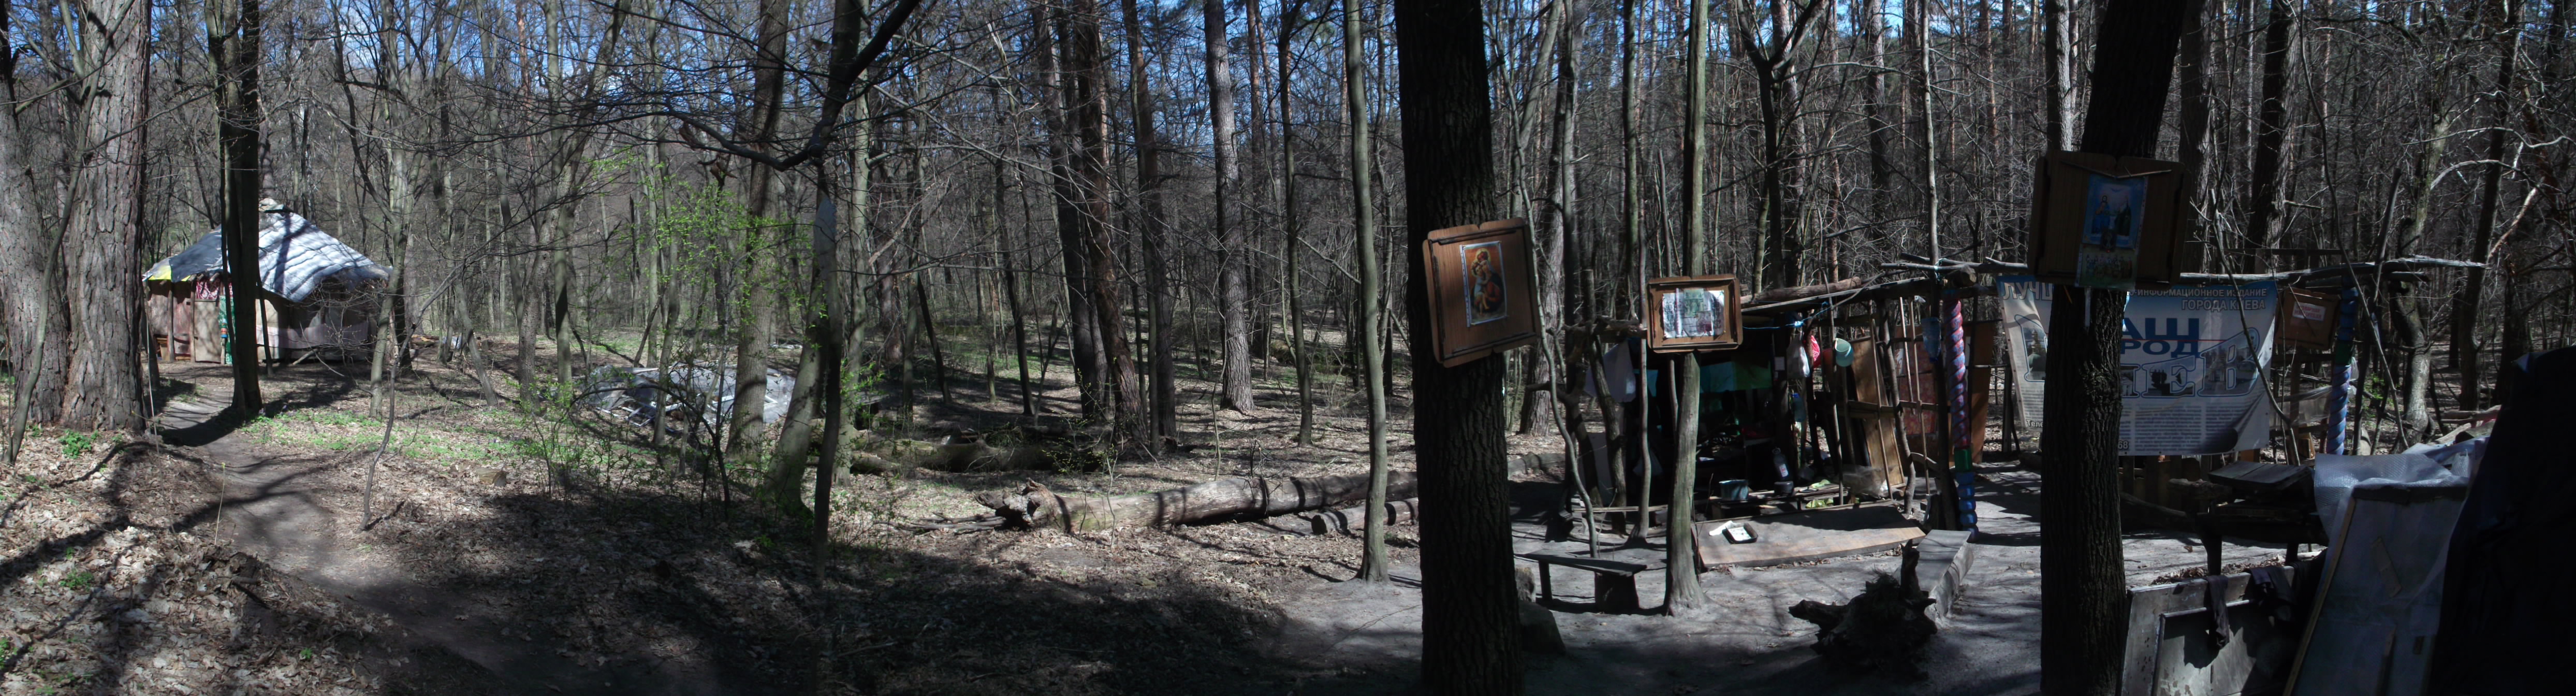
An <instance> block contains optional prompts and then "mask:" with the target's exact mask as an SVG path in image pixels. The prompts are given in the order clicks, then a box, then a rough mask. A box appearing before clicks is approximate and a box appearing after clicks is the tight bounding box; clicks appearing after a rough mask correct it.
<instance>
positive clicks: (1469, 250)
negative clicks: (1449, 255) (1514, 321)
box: [1458, 242, 1511, 326]
mask: <svg viewBox="0 0 2576 696" xmlns="http://www.w3.org/2000/svg"><path fill="white" fill-rule="evenodd" d="M1458 260H1459V261H1460V262H1461V263H1460V264H1459V265H1460V267H1461V268H1463V269H1465V271H1466V272H1465V273H1464V274H1463V275H1462V278H1463V280H1464V281H1465V282H1466V285H1467V293H1466V300H1467V325H1468V326H1474V325H1477V324H1483V323H1487V322H1493V321H1501V320H1502V319H1503V318H1504V317H1508V316H1511V311H1510V302H1509V300H1510V299H1511V296H1510V290H1509V289H1508V287H1509V286H1508V285H1507V284H1505V282H1504V280H1503V243H1502V242H1484V243H1480V244H1469V245H1466V246H1463V247H1459V249H1458Z"/></svg>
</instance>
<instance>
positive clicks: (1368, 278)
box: [1342, 0, 1388, 582]
mask: <svg viewBox="0 0 2576 696" xmlns="http://www.w3.org/2000/svg"><path fill="white" fill-rule="evenodd" d="M1360 48H1361V34H1360V0H1342V116H1343V118H1346V119H1348V120H1349V121H1350V123H1351V132H1350V137H1349V138H1348V139H1347V140H1346V141H1345V142H1344V143H1343V145H1344V146H1345V147H1347V148H1348V149H1349V151H1350V152H1349V155H1350V163H1351V165H1350V166H1351V168H1350V172H1349V177H1350V184H1351V229H1352V235H1353V237H1354V239H1353V241H1352V243H1351V248H1352V249H1353V250H1354V253H1353V254H1352V255H1354V256H1357V257H1359V264H1358V265H1359V292H1358V293H1357V294H1358V295H1359V322H1358V324H1359V326H1358V327H1357V328H1358V330H1359V335H1358V336H1357V338H1356V339H1354V340H1352V341H1347V342H1350V343H1356V344H1358V346H1359V353H1360V376H1361V381H1360V389H1361V391H1362V393H1363V394H1365V398H1366V400H1367V401H1368V450H1369V491H1368V509H1369V510H1370V511H1371V512H1370V514H1368V515H1367V516H1366V518H1365V519H1364V520H1362V529H1361V531H1362V537H1363V541H1362V542H1361V545H1362V546H1361V551H1360V578H1361V579H1363V580H1367V581H1370V582H1385V581H1386V515H1385V514H1384V510H1385V509H1386V501H1387V486H1388V483H1387V477H1388V471H1387V459H1386V356H1385V355H1384V353H1385V349H1386V338H1385V337H1384V336H1383V335H1381V334H1383V333H1384V327H1385V326H1386V316H1385V305H1384V304H1383V303H1381V302H1380V301H1379V299H1380V298H1379V296H1380V295H1381V294H1383V293H1384V292H1385V290H1384V288H1385V280H1384V279H1383V278H1384V274H1383V273H1381V271H1380V269H1379V268H1378V265H1379V264H1378V253H1377V204H1376V201H1375V199H1374V197H1373V193H1372V192H1371V190H1370V185H1369V172H1370V171H1371V169H1372V167H1371V165H1370V159H1371V155H1372V154H1373V149H1374V148H1375V147H1377V145H1376V143H1373V142H1370V139H1369V113H1368V96H1369V95H1368V62H1367V60H1366V59H1365V58H1363V57H1362V55H1361V51H1360Z"/></svg>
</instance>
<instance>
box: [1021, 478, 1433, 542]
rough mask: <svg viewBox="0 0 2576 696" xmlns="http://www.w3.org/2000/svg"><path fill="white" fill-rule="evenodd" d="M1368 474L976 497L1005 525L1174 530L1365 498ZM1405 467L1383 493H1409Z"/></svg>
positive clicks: (1030, 489) (1031, 489)
mask: <svg viewBox="0 0 2576 696" xmlns="http://www.w3.org/2000/svg"><path fill="white" fill-rule="evenodd" d="M1368 484H1369V477H1368V475H1367V474H1352V475H1349V476H1319V477H1314V478H1284V479H1271V478H1260V477H1253V476H1242V477H1236V478H1226V479H1217V480H1214V481H1209V482H1206V483H1201V484H1198V485H1195V486H1190V487H1187V488H1175V489H1172V490H1168V491H1158V492H1154V493H1138V494H1134V495H1115V496H1110V495H1061V494H1057V493H1055V492H1054V491H1049V490H1047V488H1046V486H1043V485H1039V484H1038V483H1036V482H1034V481H1032V482H1030V483H1028V484H1027V485H1024V486H1021V487H1020V490H1019V491H1018V492H1015V493H1006V492H1002V491H992V492H988V493H984V494H982V495H978V496H975V501H976V502H978V503H982V504H983V505H984V507H988V508H992V509H993V512H994V514H995V515H997V516H999V517H1001V518H1002V519H1003V520H1004V521H1005V522H1006V523H1008V525H1009V526H1014V527H1037V526H1048V527H1056V528H1059V529H1064V530H1067V531H1093V530H1101V529H1111V528H1116V527H1175V526H1180V525H1185V524H1204V523H1210V522H1227V521H1233V520H1241V519H1259V518H1263V517H1272V516H1277V515H1285V514H1289V513H1296V512H1305V511H1308V510H1317V509H1323V508H1330V507H1334V506H1341V505H1349V504H1351V503H1352V502H1355V501H1360V500H1364V499H1366V498H1367V497H1368ZM1413 488H1414V476H1413V472H1410V471H1390V472H1387V486H1386V489H1387V497H1388V498H1396V499H1400V498H1410V497H1413Z"/></svg>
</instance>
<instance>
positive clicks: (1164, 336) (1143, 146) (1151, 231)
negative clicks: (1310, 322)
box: [994, 0, 1181, 442]
mask: <svg viewBox="0 0 2576 696" xmlns="http://www.w3.org/2000/svg"><path fill="white" fill-rule="evenodd" d="M1122 4H1123V9H1125V10H1126V12H1125V13H1124V14H1123V16H1122V17H1121V19H1122V20H1123V21H1124V23H1125V24H1126V29H1127V45H1128V46H1129V51H1130V53H1129V55H1128V56H1127V90H1128V96H1129V99H1130V100H1131V103H1130V106H1129V113H1130V115H1131V116H1132V117H1133V118H1134V120H1135V135H1136V194H1135V196H1136V200H1137V202H1138V203H1139V204H1141V205H1142V206H1143V208H1144V214H1143V216H1142V219H1140V220H1139V221H1138V222H1139V223H1140V226H1142V227H1143V228H1144V229H1142V230H1139V232H1141V236H1142V237H1143V238H1144V243H1143V245H1142V246H1143V247H1144V252H1145V306H1146V312H1147V313H1148V314H1147V317H1148V319H1147V320H1148V321H1150V322H1152V326H1151V327H1150V328H1151V329H1152V331H1150V332H1148V334H1147V336H1148V338H1147V340H1148V341H1149V342H1150V344H1149V345H1148V346H1147V347H1146V354H1147V358H1146V362H1147V363H1148V364H1149V365H1151V366H1152V367H1151V372H1152V375H1151V378H1150V380H1149V381H1151V382H1152V386H1151V387H1150V389H1151V390H1152V395H1151V399H1152V403H1151V404H1149V405H1148V406H1147V408H1148V409H1149V410H1151V412H1152V416H1151V422H1152V423H1153V426H1152V429H1151V433H1152V435H1153V437H1154V438H1156V441H1157V442H1159V441H1160V440H1161V439H1162V438H1169V437H1172V436H1173V435H1174V434H1175V433H1178V432H1180V427H1181V426H1180V392H1179V389H1177V388H1176V387H1175V386H1174V384H1173V380H1174V379H1175V377H1174V375H1173V371H1172V364H1173V363H1172V288H1171V271H1170V269H1168V268H1166V267H1165V263H1166V261H1165V255H1166V254H1167V253H1168V250H1167V249H1166V248H1165V246H1166V244H1167V243H1168V242H1167V240H1168V238H1169V237H1170V234H1171V227H1170V225H1169V224H1168V220H1167V219H1166V218H1164V217H1163V164H1162V162H1163V144H1162V141H1161V139H1160V136H1159V135H1158V134H1157V133H1156V131H1155V129H1154V89H1153V86H1152V82H1151V81H1149V80H1147V79H1146V76H1145V63H1146V61H1145V48H1144V46H1145V32H1144V27H1143V21H1142V20H1141V18H1140V17H1138V16H1137V13H1136V0H1122ZM995 166H1000V164H999V163H998V162H996V163H995ZM994 195H996V196H998V195H1000V193H999V190H998V189H996V192H995V194H994ZM1012 301H1013V302H1017V301H1018V298H1017V296H1016V295H1014V296H1013V299H1012ZM1023 368H1024V371H1025V365H1024V366H1023ZM1021 382H1022V385H1021V386H1022V388H1023V389H1025V388H1026V387H1027V384H1026V382H1027V380H1026V379H1023V380H1021ZM1030 415H1035V413H1031V414H1030Z"/></svg>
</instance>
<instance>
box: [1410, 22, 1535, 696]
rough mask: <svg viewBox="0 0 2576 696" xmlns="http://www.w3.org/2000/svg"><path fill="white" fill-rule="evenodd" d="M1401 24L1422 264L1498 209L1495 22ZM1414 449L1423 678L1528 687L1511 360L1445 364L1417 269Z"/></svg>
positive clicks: (1415, 239) (1413, 279)
mask: <svg viewBox="0 0 2576 696" xmlns="http://www.w3.org/2000/svg"><path fill="white" fill-rule="evenodd" d="M1395 33H1396V50H1397V66H1398V68H1397V69H1398V73H1399V74H1398V78H1397V79H1398V80H1399V85H1400V91H1399V92H1398V94H1399V102H1400V113H1401V114H1402V118H1403V121H1404V125H1403V136H1404V171H1405V177H1404V197H1405V216H1406V220H1405V227H1406V234H1405V244H1404V248H1405V249H1406V250H1407V253H1406V255H1405V258H1406V259H1407V260H1408V262H1409V265H1410V267H1413V268H1421V267H1422V261H1423V259H1422V240H1423V239H1424V238H1425V237H1427V236H1428V235H1429V234H1430V233H1431V232H1432V231H1433V230H1438V229H1442V228H1446V227H1453V226H1458V225H1468V224H1475V223H1478V222H1483V221H1485V220H1486V219H1488V218H1490V217H1492V216H1493V214H1494V171H1493V147H1492V143H1491V141H1490V139H1491V138H1492V137H1493V113H1492V110H1493V105H1492V104H1491V103H1490V102H1489V101H1488V99H1489V92H1488V90H1487V82H1486V79H1487V69H1486V61H1485V19H1484V13H1483V10H1482V7H1481V4H1480V3H1479V2H1477V0H1398V1H1397V2H1396V4H1395ZM1407 277H1408V278H1409V280H1408V281H1407V282H1406V283H1405V296H1406V299H1405V304H1404V306H1405V319H1406V324H1407V333H1408V335H1409V336H1410V337H1411V341H1412V345H1411V351H1410V352H1411V353H1412V355H1413V375H1414V377H1413V394H1414V399H1415V401H1416V403H1423V404H1440V405H1441V407H1440V408H1436V409H1418V410H1416V411H1415V412H1414V417H1413V426H1414V428H1413V438H1414V443H1415V447H1414V451H1416V452H1417V453H1419V454H1418V455H1417V456H1418V457H1419V459H1418V462H1419V463H1418V465H1417V466H1418V468H1419V471H1420V474H1421V478H1422V485H1421V493H1422V498H1423V502H1424V503H1425V504H1426V507H1427V508H1428V509H1426V510H1425V513H1426V514H1425V516H1424V517H1423V518H1422V551H1423V554H1422V634H1423V649H1422V681H1423V684H1424V685H1425V686H1427V687H1429V688H1430V690H1431V692H1432V693H1434V694H1478V695H1496V694H1518V693H1521V689H1522V683H1521V645H1520V632H1519V625H1520V619H1519V617H1520V606H1519V594H1518V591H1517V589H1516V588H1515V586H1514V582H1513V578H1512V549H1511V520H1510V514H1511V500H1510V495H1509V479H1508V478H1507V475H1506V472H1505V471H1504V456H1503V455H1504V451H1503V399H1502V379H1503V361H1502V359H1501V358H1499V357H1493V356H1489V357H1486V358H1483V359H1480V360H1476V361H1474V362H1470V363H1467V364H1464V365H1460V366H1457V367H1443V366H1442V365H1441V364H1440V361H1439V360H1438V359H1437V358H1436V357H1435V356H1436V355H1438V352H1437V351H1436V350H1435V347H1434V346H1433V345H1432V337H1431V334H1432V332H1431V322H1432V320H1433V319H1432V314H1431V311H1432V310H1431V305H1430V296H1429V294H1428V291H1429V288H1427V287H1426V286H1425V285H1424V281H1423V278H1422V274H1420V273H1413V274H1407Z"/></svg>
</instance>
